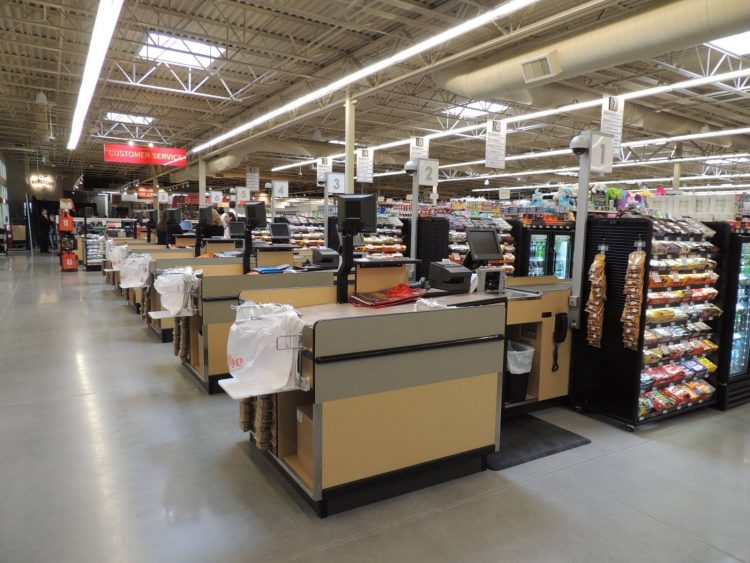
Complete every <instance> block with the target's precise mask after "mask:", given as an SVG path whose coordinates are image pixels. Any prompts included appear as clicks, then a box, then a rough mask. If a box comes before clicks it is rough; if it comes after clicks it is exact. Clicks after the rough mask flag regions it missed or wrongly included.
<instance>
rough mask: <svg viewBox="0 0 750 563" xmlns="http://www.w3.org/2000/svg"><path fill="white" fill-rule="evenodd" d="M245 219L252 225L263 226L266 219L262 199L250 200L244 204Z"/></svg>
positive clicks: (265, 223) (264, 205)
mask: <svg viewBox="0 0 750 563" xmlns="http://www.w3.org/2000/svg"><path fill="white" fill-rule="evenodd" d="M245 221H246V222H247V224H248V225H252V226H253V227H265V226H266V225H267V224H268V223H267V221H266V204H265V203H263V202H262V201H251V202H250V203H248V204H246V205H245Z"/></svg>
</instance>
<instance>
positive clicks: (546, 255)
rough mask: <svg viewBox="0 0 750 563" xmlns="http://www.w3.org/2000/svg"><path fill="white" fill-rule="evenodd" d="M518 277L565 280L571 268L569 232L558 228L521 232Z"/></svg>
mask: <svg viewBox="0 0 750 563" xmlns="http://www.w3.org/2000/svg"><path fill="white" fill-rule="evenodd" d="M521 245H522V248H521V263H520V272H518V273H517V275H520V276H555V277H557V278H560V279H568V278H570V276H571V272H572V268H573V230H572V229H571V228H567V227H566V228H561V227H548V228H544V227H534V228H524V229H523V236H522V241H521Z"/></svg>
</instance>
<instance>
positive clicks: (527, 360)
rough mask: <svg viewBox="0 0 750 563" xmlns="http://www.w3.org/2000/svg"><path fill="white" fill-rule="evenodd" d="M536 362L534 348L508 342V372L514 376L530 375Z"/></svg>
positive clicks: (511, 341)
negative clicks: (533, 363)
mask: <svg viewBox="0 0 750 563" xmlns="http://www.w3.org/2000/svg"><path fill="white" fill-rule="evenodd" d="M533 361H534V347H533V346H528V345H527V344H521V343H520V342H514V341H513V340H509V341H508V371H509V372H510V373H513V374H521V373H529V372H530V371H531V364H532V362H533Z"/></svg>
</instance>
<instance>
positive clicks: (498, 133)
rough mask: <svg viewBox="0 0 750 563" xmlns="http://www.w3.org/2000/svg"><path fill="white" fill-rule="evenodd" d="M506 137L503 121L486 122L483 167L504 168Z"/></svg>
mask: <svg viewBox="0 0 750 563" xmlns="http://www.w3.org/2000/svg"><path fill="white" fill-rule="evenodd" d="M507 137H508V124H507V123H506V122H505V121H498V120H496V119H490V120H489V121H487V139H486V140H485V145H484V158H485V163H484V164H485V166H486V167H487V168H501V169H502V168H505V147H506V139H507Z"/></svg>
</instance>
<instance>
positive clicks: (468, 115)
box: [443, 100, 509, 119]
mask: <svg viewBox="0 0 750 563" xmlns="http://www.w3.org/2000/svg"><path fill="white" fill-rule="evenodd" d="M508 108H509V106H506V105H505V104H498V103H495V102H485V101H482V100H480V101H478V102H471V103H468V104H465V105H462V106H452V107H449V108H447V109H444V110H443V113H444V114H446V115H450V116H452V117H458V118H462V119H476V118H477V117H482V116H483V115H487V114H488V113H501V112H504V111H506V110H507V109H508Z"/></svg>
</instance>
